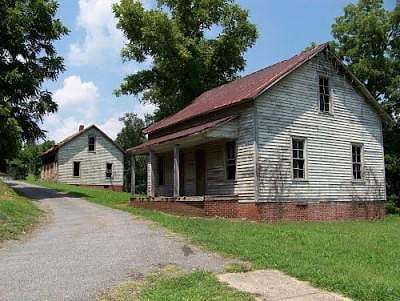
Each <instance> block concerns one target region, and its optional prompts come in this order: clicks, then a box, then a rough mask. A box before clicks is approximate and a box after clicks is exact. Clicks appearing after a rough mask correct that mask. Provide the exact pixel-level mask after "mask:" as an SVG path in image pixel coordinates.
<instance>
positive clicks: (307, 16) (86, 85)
mask: <svg viewBox="0 0 400 301" xmlns="http://www.w3.org/2000/svg"><path fill="white" fill-rule="evenodd" d="M117 1H118V0H59V4H60V7H59V11H58V17H59V18H60V19H61V20H62V21H63V23H64V24H65V25H66V26H67V27H68V28H69V29H70V30H71V32H70V34H69V35H68V36H66V37H64V38H63V39H62V40H61V41H58V42H57V43H56V47H57V49H58V51H59V53H60V54H61V55H62V56H63V57H64V58H65V63H66V68H67V71H66V72H64V73H63V74H62V75H61V76H60V77H59V78H58V80H57V81H55V82H48V83H46V88H47V89H49V90H50V91H52V92H53V95H54V99H55V100H56V102H57V103H58V104H59V111H58V112H57V113H56V114H52V115H50V116H47V117H46V118H45V121H44V124H43V128H44V129H46V130H47V131H48V138H50V139H53V140H56V141H59V140H62V139H63V138H65V137H66V136H68V135H70V134H72V133H74V132H76V131H77V130H78V125H79V124H84V125H85V126H89V125H91V124H93V123H95V124H97V125H99V126H100V128H102V129H103V130H104V131H105V132H106V133H107V134H109V135H110V136H111V137H112V138H115V136H116V134H117V133H118V131H119V130H120V129H121V127H122V123H121V122H120V121H119V117H121V116H123V115H124V113H125V112H136V113H137V114H138V115H139V116H143V114H145V113H149V112H152V110H154V107H153V106H152V105H148V104H147V105H146V104H141V103H139V101H138V99H137V98H136V97H134V96H124V97H119V98H117V97H115V96H114V95H113V93H112V92H113V90H114V89H115V88H117V87H118V86H119V84H120V83H121V81H122V79H123V77H124V76H125V75H126V74H129V73H133V72H135V71H136V70H139V69H140V68H143V66H140V65H137V64H135V63H134V62H130V63H123V62H122V60H121V58H120V56H119V53H120V49H121V47H122V45H123V43H124V38H123V35H122V33H121V32H119V31H118V30H117V29H116V28H115V22H116V21H115V19H114V17H113V14H112V11H111V5H112V3H115V2H117ZM142 1H143V2H144V4H145V6H146V7H151V5H152V1H153V0H142ZM237 2H238V3H239V4H240V5H241V6H242V7H244V8H247V9H249V11H250V19H251V22H253V23H255V24H256V25H257V28H258V31H259V35H260V36H259V39H258V40H257V42H256V44H255V45H254V46H253V47H252V48H251V49H249V50H248V52H247V53H246V60H247V67H246V71H245V72H244V74H247V73H250V72H253V71H256V70H258V69H261V68H263V67H266V66H268V65H270V64H273V63H275V62H277V61H280V60H282V59H285V58H288V57H290V56H293V55H295V54H296V53H298V52H299V51H301V50H302V49H304V48H305V47H307V46H309V44H310V43H311V42H312V41H315V42H317V43H323V42H326V41H328V40H330V39H332V36H331V24H332V23H333V22H334V19H335V18H336V17H337V16H339V15H341V14H342V13H343V7H344V6H345V5H347V4H348V3H351V2H355V1H349V0H237ZM394 5H395V0H385V6H386V8H387V9H393V8H394Z"/></svg>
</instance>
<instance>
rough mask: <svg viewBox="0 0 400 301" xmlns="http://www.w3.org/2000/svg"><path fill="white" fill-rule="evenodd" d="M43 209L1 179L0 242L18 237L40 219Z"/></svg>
mask: <svg viewBox="0 0 400 301" xmlns="http://www.w3.org/2000/svg"><path fill="white" fill-rule="evenodd" d="M41 215H42V211H41V210H40V209H39V208H37V207H36V206H35V205H34V204H33V203H32V201H31V200H29V199H27V198H24V197H22V196H20V195H18V194H17V193H16V192H15V191H14V190H13V189H11V188H9V187H8V186H7V185H6V184H4V183H3V182H1V181H0V242H1V241H4V240H7V239H16V238H18V235H19V234H21V233H24V232H26V231H28V230H29V229H30V228H31V227H32V226H33V225H34V224H36V223H37V222H38V221H39V217H40V216H41Z"/></svg>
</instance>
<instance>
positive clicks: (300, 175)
mask: <svg viewBox="0 0 400 301" xmlns="http://www.w3.org/2000/svg"><path fill="white" fill-rule="evenodd" d="M304 149H305V139H299V138H293V139H292V153H293V178H294V179H304V178H305V165H306V164H305V154H304Z"/></svg>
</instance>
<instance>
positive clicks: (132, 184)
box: [131, 155, 136, 197]
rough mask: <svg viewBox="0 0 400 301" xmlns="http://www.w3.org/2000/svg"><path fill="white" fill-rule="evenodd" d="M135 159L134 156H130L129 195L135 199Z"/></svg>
mask: <svg viewBox="0 0 400 301" xmlns="http://www.w3.org/2000/svg"><path fill="white" fill-rule="evenodd" d="M135 163H136V157H135V155H132V156H131V194H132V197H135V192H136V174H135V172H136V166H135Z"/></svg>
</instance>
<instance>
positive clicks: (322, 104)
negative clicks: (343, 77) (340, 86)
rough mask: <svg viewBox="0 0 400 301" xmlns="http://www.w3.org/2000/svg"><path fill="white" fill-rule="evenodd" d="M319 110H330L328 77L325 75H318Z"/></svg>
mask: <svg viewBox="0 0 400 301" xmlns="http://www.w3.org/2000/svg"><path fill="white" fill-rule="evenodd" d="M319 110H320V112H330V110H331V108H330V94H329V79H328V78H327V77H326V76H320V77H319Z"/></svg>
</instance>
